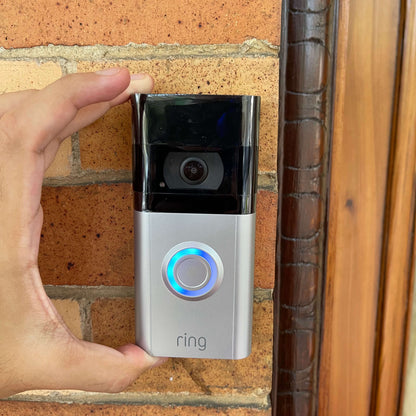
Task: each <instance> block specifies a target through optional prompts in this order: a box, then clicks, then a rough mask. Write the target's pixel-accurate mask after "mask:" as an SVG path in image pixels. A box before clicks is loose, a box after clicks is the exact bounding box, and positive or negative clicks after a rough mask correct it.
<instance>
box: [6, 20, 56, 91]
mask: <svg viewBox="0 0 416 416" xmlns="http://www.w3.org/2000/svg"><path fill="white" fill-rule="evenodd" d="M0 14H1V13H0ZM0 25H1V23H0ZM61 76H62V70H61V67H60V65H59V64H57V63H54V62H45V63H43V64H38V63H36V62H30V61H6V60H5V61H2V60H0V92H1V93H3V92H12V91H20V90H26V89H30V88H36V89H37V88H43V87H46V86H47V85H48V84H50V83H51V82H53V81H56V80H57V79H58V78H60V77H61Z"/></svg>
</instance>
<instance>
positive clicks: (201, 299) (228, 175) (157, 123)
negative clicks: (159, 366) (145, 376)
mask: <svg viewBox="0 0 416 416" xmlns="http://www.w3.org/2000/svg"><path fill="white" fill-rule="evenodd" d="M131 101H132V106H133V190H134V219H135V297H136V342H137V344H138V345H140V346H141V347H142V348H143V349H145V350H146V351H147V352H148V353H150V354H152V355H154V356H165V357H189V358H224V359H238V358H244V357H246V356H248V355H249V354H250V351H251V327H252V298H253V269H254V238H255V215H256V214H255V202H256V188H257V154H258V125H259V123H258V120H259V107H260V98H259V97H255V96H224V95H219V96H215V95H157V94H149V95H146V94H134V95H132V97H131Z"/></svg>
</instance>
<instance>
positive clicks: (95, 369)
mask: <svg viewBox="0 0 416 416" xmlns="http://www.w3.org/2000/svg"><path fill="white" fill-rule="evenodd" d="M60 355H61V357H60V358H58V359H56V360H53V361H52V360H51V359H49V362H50V363H51V362H54V363H60V364H59V365H58V366H57V367H56V368H55V369H54V373H55V374H52V375H50V376H49V377H48V378H49V380H48V382H49V383H51V385H50V386H48V385H46V386H45V387H43V388H46V389H75V390H85V391H96V392H106V393H117V392H120V391H123V390H125V389H126V387H128V386H129V385H130V384H132V383H133V382H134V381H135V380H136V379H137V378H138V377H139V376H140V374H142V373H143V372H144V371H146V370H148V369H150V368H152V367H155V366H158V365H161V364H163V363H164V362H165V361H166V360H167V359H166V358H156V357H152V356H150V355H149V354H147V353H146V352H145V351H144V350H143V349H141V348H140V347H138V346H137V345H133V344H128V345H124V346H123V347H120V348H119V349H113V348H110V347H106V346H104V345H100V344H94V343H90V342H87V341H81V340H78V339H74V345H72V346H70V348H68V349H61V351H60Z"/></svg>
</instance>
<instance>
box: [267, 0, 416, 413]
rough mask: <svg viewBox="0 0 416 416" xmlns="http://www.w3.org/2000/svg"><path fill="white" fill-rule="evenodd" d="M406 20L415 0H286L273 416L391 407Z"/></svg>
mask: <svg viewBox="0 0 416 416" xmlns="http://www.w3.org/2000/svg"><path fill="white" fill-rule="evenodd" d="M415 31H416V6H415V1H414V0H402V1H400V2H392V1H389V0H368V1H366V2H362V1H361V0H343V1H342V2H339V1H330V0H284V1H283V9H282V41H281V73H280V123H279V161H278V175H279V213H278V239H277V240H278V241H277V267H276V289H275V292H274V302H275V335H274V371H273V387H272V395H271V398H272V407H273V415H275V416H277V415H284V416H290V415H302V416H303V415H315V414H319V415H330V416H332V415H337V416H339V415H344V414H345V415H348V416H349V415H352V414H353V415H354V416H355V415H358V416H361V415H363V416H364V415H370V414H371V415H383V416H389V415H391V416H393V415H397V414H398V412H399V411H400V405H401V393H402V381H403V377H402V375H403V371H404V363H405V360H404V357H405V351H406V345H407V327H408V321H409V319H408V317H409V310H410V307H409V305H410V304H411V293H412V290H411V287H412V273H411V270H412V262H414V239H413V236H414V227H415V220H414V218H415V192H416V191H415V189H416V188H415V185H416V181H415V160H416V132H415V123H416V83H415V79H414V78H415V77H414V75H413V74H415V73H416V41H415V40H414V39H416V36H415ZM375 51H377V52H375Z"/></svg>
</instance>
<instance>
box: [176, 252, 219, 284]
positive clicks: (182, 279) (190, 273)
mask: <svg viewBox="0 0 416 416" xmlns="http://www.w3.org/2000/svg"><path fill="white" fill-rule="evenodd" d="M175 273H176V277H177V280H178V283H179V284H180V285H181V286H182V287H186V288H189V289H191V290H192V289H198V288H200V287H202V286H205V285H206V284H207V283H208V280H209V278H210V277H211V268H210V266H209V263H208V262H207V261H206V260H205V259H204V258H203V257H200V256H196V255H191V256H185V257H183V258H182V259H181V260H179V261H178V263H177V265H176V271H175Z"/></svg>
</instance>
